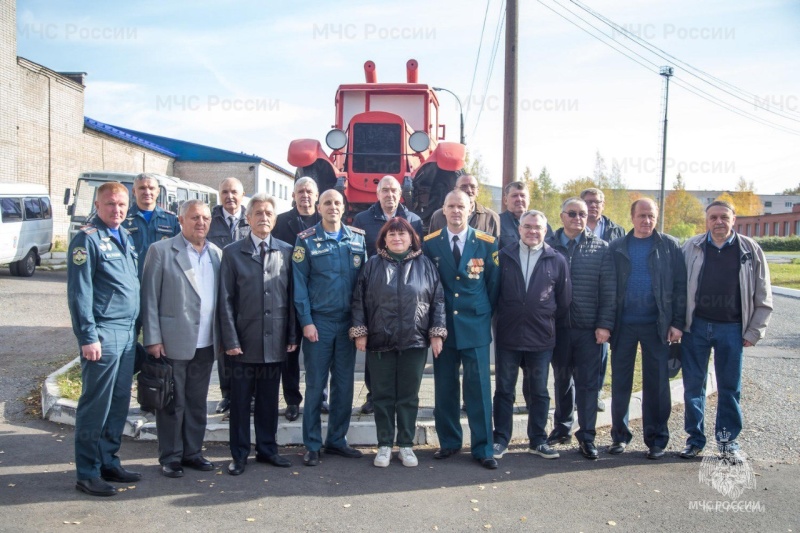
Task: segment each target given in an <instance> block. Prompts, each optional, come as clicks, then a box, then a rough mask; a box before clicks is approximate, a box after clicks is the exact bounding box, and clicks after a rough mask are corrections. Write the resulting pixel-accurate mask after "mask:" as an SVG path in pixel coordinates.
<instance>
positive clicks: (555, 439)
mask: <svg viewBox="0 0 800 533" xmlns="http://www.w3.org/2000/svg"><path fill="white" fill-rule="evenodd" d="M571 440H572V435H550V436H549V437H547V445H548V446H555V445H556V444H567V443H568V442H569V441H571Z"/></svg>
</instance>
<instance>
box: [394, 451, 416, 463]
mask: <svg viewBox="0 0 800 533" xmlns="http://www.w3.org/2000/svg"><path fill="white" fill-rule="evenodd" d="M397 457H399V458H400V460H401V461H403V466H417V465H418V464H419V461H417V456H416V455H414V450H412V449H411V448H400V451H399V452H397Z"/></svg>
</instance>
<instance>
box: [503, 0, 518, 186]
mask: <svg viewBox="0 0 800 533" xmlns="http://www.w3.org/2000/svg"><path fill="white" fill-rule="evenodd" d="M518 24H519V14H518V12H517V0H506V65H505V84H504V92H503V188H505V186H506V185H508V184H509V183H511V182H512V181H516V179H517V44H518V39H517V26H518Z"/></svg>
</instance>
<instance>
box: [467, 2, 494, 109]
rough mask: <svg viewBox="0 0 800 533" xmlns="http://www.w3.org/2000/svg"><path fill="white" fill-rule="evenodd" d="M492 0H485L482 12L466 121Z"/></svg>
mask: <svg viewBox="0 0 800 533" xmlns="http://www.w3.org/2000/svg"><path fill="white" fill-rule="evenodd" d="M491 3H492V0H486V10H485V11H484V12H483V26H482V27H481V38H480V40H479V41H478V55H477V56H476V57H475V68H474V69H473V70H472V83H470V84H469V96H468V97H467V114H466V116H465V117H464V121H465V122H466V120H467V118H468V117H469V109H470V106H469V103H470V102H472V89H473V88H474V87H475V78H476V77H477V76H478V62H479V61H480V59H481V48H482V47H483V34H484V32H485V31H486V19H488V18H489V5H490V4H491Z"/></svg>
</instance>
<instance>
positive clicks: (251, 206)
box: [244, 192, 278, 217]
mask: <svg viewBox="0 0 800 533" xmlns="http://www.w3.org/2000/svg"><path fill="white" fill-rule="evenodd" d="M258 204H272V209H277V208H278V207H277V205H275V197H274V196H270V195H268V194H266V193H263V192H260V193H257V194H254V195H253V196H251V197H250V203H248V204H247V210H246V211H245V212H244V215H245V216H246V217H249V216H251V215H252V214H253V211H255V210H256V205H258Z"/></svg>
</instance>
